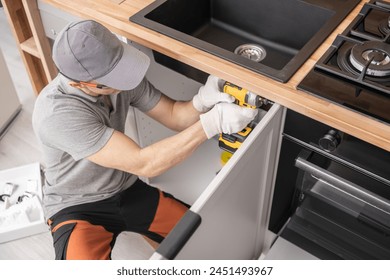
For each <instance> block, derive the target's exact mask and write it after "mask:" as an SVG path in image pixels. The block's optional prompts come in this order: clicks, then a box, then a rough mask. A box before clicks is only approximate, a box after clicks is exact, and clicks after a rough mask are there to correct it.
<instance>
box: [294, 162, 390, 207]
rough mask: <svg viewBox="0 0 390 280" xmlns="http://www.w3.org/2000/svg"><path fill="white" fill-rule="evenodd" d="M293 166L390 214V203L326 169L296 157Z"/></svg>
mask: <svg viewBox="0 0 390 280" xmlns="http://www.w3.org/2000/svg"><path fill="white" fill-rule="evenodd" d="M295 166H296V167H298V168H299V169H301V170H303V171H306V172H309V173H310V174H312V175H313V176H315V177H316V178H318V179H321V180H323V181H325V182H327V183H329V185H330V186H331V187H333V188H336V189H338V190H340V191H342V192H344V193H347V194H349V195H351V196H353V197H355V198H357V199H358V200H361V201H363V202H365V203H367V204H369V205H371V206H372V207H374V208H377V209H378V210H381V211H383V212H385V213H387V214H390V201H389V200H387V199H385V198H383V197H380V196H378V195H376V194H374V193H372V192H370V191H368V190H365V189H363V188H362V187H360V186H358V185H356V184H355V183H352V182H350V181H348V180H345V179H344V178H342V177H340V176H337V175H335V174H333V173H331V172H329V171H328V170H326V169H323V168H321V167H319V166H317V165H315V164H313V163H311V162H309V161H308V160H306V159H305V158H303V157H301V156H298V157H297V158H296V160H295Z"/></svg>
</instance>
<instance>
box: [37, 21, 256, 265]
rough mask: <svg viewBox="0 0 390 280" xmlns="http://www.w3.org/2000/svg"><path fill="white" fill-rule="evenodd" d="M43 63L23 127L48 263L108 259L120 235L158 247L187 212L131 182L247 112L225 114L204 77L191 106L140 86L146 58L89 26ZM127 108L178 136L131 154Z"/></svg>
mask: <svg viewBox="0 0 390 280" xmlns="http://www.w3.org/2000/svg"><path fill="white" fill-rule="evenodd" d="M53 59H54V62H55V64H56V66H57V67H58V69H59V72H60V74H59V75H58V76H57V77H56V78H55V79H54V80H53V81H52V82H51V83H50V84H49V85H48V86H47V87H45V88H44V89H43V90H42V92H41V93H40V95H39V96H38V98H37V100H36V104H35V108H34V114H33V127H34V131H35V133H36V135H37V137H38V139H39V140H40V142H41V144H42V148H43V153H44V161H45V186H44V199H43V203H44V209H45V215H46V218H47V219H48V223H49V225H50V226H51V230H52V235H53V242H54V248H55V254H56V259H110V257H111V249H112V247H113V246H114V243H115V239H116V237H117V236H118V234H119V233H121V232H122V231H133V232H137V233H140V234H142V235H144V236H146V237H148V238H150V239H152V240H154V241H155V242H161V241H162V240H163V239H164V237H165V236H166V235H167V234H168V233H169V231H170V230H171V229H172V228H173V227H174V226H175V224H176V223H177V222H178V220H179V219H180V218H181V217H182V215H183V214H184V213H185V211H186V210H187V209H188V205H185V204H184V203H182V202H180V201H178V200H176V199H175V198H174V197H173V196H172V195H170V194H167V193H164V192H161V191H160V190H158V189H156V188H154V187H151V186H148V185H147V184H145V183H144V182H142V181H141V180H139V179H138V177H137V176H145V177H153V176H157V175H159V174H161V173H163V172H165V171H166V170H168V169H169V168H171V167H173V166H174V165H176V164H178V163H179V162H181V161H182V160H184V159H185V158H187V157H188V156H190V155H191V153H192V152H193V151H194V150H195V149H196V148H197V147H198V146H199V145H200V144H202V143H203V142H204V141H206V140H207V139H208V138H211V137H213V136H214V135H216V134H218V133H221V132H225V133H234V132H238V131H240V130H241V129H243V128H244V127H245V126H246V124H248V123H249V122H250V121H251V120H252V119H253V118H254V117H255V115H256V111H255V110H252V109H246V108H241V107H239V106H237V105H235V104H232V103H231V102H232V99H231V97H230V96H228V95H227V94H225V93H222V92H220V91H219V88H218V79H217V78H216V77H213V76H210V77H209V79H208V81H207V83H206V84H205V86H203V87H201V88H200V90H199V92H198V94H197V95H195V96H194V98H193V100H192V101H188V102H181V101H174V100H172V99H170V98H169V97H167V96H166V95H164V94H162V93H161V92H160V91H159V90H157V89H156V88H155V87H154V86H153V85H152V84H150V83H149V82H148V81H147V80H146V78H145V73H146V71H147V69H148V67H149V58H148V57H147V56H146V55H145V54H143V53H141V52H139V51H138V50H136V49H135V48H133V47H131V46H129V45H126V44H124V43H122V42H120V41H119V40H118V39H117V38H116V36H115V35H113V34H112V33H111V32H110V31H109V30H108V29H106V28H105V27H103V26H102V25H101V24H99V23H97V22H95V21H90V20H87V21H80V22H74V23H71V24H69V25H68V26H67V27H66V28H65V29H64V30H62V31H61V32H60V33H59V34H58V36H57V38H56V41H55V42H54V46H53ZM129 106H133V107H136V108H138V109H139V110H141V111H143V112H145V113H146V114H147V115H148V116H150V117H152V118H154V119H155V120H157V121H159V122H160V123H162V124H163V125H165V126H167V127H169V128H171V129H173V130H176V131H180V132H179V133H178V134H176V135H174V136H172V137H169V138H166V139H163V140H161V141H159V142H157V143H155V144H153V145H150V146H148V147H145V148H140V147H139V146H138V145H137V144H136V142H134V141H133V140H132V139H130V138H129V137H127V136H126V135H125V134H124V133H123V132H124V126H125V121H126V116H127V112H128V109H129ZM183 187H185V186H183Z"/></svg>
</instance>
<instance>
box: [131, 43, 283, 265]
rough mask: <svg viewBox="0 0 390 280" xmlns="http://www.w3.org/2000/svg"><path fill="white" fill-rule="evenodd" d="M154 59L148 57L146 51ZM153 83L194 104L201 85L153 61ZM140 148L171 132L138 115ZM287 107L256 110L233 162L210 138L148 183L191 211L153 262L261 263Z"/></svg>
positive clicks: (274, 105) (233, 157) (159, 250)
mask: <svg viewBox="0 0 390 280" xmlns="http://www.w3.org/2000/svg"><path fill="white" fill-rule="evenodd" d="M142 50H143V51H144V52H146V53H149V54H150V55H151V58H152V61H153V55H152V53H151V51H149V52H148V50H144V49H142ZM147 77H148V79H149V80H150V81H151V82H152V83H153V84H154V85H155V86H156V87H157V88H159V89H160V90H162V91H163V92H164V93H167V94H168V95H170V97H172V98H175V99H181V100H190V99H191V98H192V97H193V95H194V94H196V93H197V91H198V89H199V87H200V86H201V84H199V83H197V82H195V81H193V80H191V79H189V78H187V77H185V76H182V75H181V74H178V73H176V72H174V71H172V70H170V69H168V68H165V67H164V66H162V65H159V64H156V63H153V62H152V65H151V68H150V70H149V71H148V74H147ZM135 111H136V112H135V119H136V123H137V128H138V136H139V142H140V143H139V144H140V145H141V146H146V145H150V144H151V143H153V142H156V141H158V140H160V139H162V138H165V137H167V136H169V135H171V134H173V132H171V131H169V130H166V129H164V128H163V127H162V126H161V125H159V124H157V123H156V122H154V121H153V120H151V119H150V118H148V117H147V116H145V115H144V114H143V113H141V112H139V111H137V110H135ZM282 116H283V108H282V107H281V106H280V105H278V104H273V105H272V107H271V108H270V109H269V110H268V111H265V110H261V109H260V110H259V118H258V120H257V122H258V123H257V125H256V127H255V128H254V130H253V132H252V133H251V134H250V135H249V136H248V138H247V139H246V141H244V143H243V144H242V146H241V147H240V148H239V149H238V150H237V151H236V152H235V153H234V154H233V156H232V157H231V158H230V159H229V161H228V162H227V163H226V164H225V165H222V164H221V162H220V156H221V153H222V150H221V149H220V148H219V146H218V140H217V139H215V138H212V139H210V140H208V141H206V142H205V143H204V144H203V145H201V147H199V149H197V150H196V151H195V152H194V154H193V155H191V157H190V158H188V159H186V160H185V161H184V162H182V163H181V164H179V165H178V166H176V167H174V168H172V169H171V170H169V171H168V172H166V173H164V174H163V175H161V176H158V177H155V178H151V179H146V180H147V181H148V182H149V183H150V184H151V185H153V186H157V187H159V188H160V189H162V190H163V191H166V192H169V193H171V194H172V195H174V196H175V197H176V198H178V199H180V200H182V201H184V202H186V203H188V204H190V205H192V206H191V208H190V210H189V211H188V212H187V214H186V215H185V216H184V217H183V219H182V220H181V221H180V222H179V223H178V224H177V225H176V227H175V228H174V229H173V230H172V231H171V233H170V234H169V235H168V236H167V237H166V239H165V240H164V241H163V242H162V243H161V244H160V246H159V247H158V248H157V250H156V252H155V253H154V254H153V256H152V259H257V258H258V257H259V256H260V254H261V251H262V249H263V243H264V236H265V232H266V229H267V225H266V220H267V216H268V212H267V209H268V208H269V205H268V203H269V201H270V197H271V193H270V190H271V186H272V182H273V176H274V166H275V161H276V155H277V150H278V146H279V135H280V127H281V122H282Z"/></svg>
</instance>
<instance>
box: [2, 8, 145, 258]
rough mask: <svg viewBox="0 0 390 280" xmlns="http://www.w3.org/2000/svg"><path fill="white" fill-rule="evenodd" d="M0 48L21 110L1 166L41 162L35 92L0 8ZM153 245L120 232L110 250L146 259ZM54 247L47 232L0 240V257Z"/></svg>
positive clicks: (46, 253) (48, 252) (49, 251)
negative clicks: (33, 123)
mask: <svg viewBox="0 0 390 280" xmlns="http://www.w3.org/2000/svg"><path fill="white" fill-rule="evenodd" d="M0 34H1V39H0V48H1V50H2V52H3V55H4V57H5V60H6V62H7V66H8V70H9V72H10V74H11V77H12V79H13V82H14V85H15V88H16V91H17V94H18V97H19V99H20V102H21V103H22V106H23V108H22V111H21V113H20V114H19V116H18V117H17V118H16V119H15V121H14V122H13V124H12V125H11V127H10V129H9V130H8V131H7V133H6V134H5V135H4V137H3V138H2V139H1V140H0V170H3V169H7V168H12V167H15V166H20V165H24V164H29V163H32V162H42V154H41V151H40V149H39V145H38V142H37V139H36V138H35V135H34V133H33V130H32V126H31V115H32V111H33V107H34V101H35V96H34V93H33V90H32V87H31V84H30V81H29V79H28V75H27V73H26V70H25V68H24V65H23V63H22V61H21V58H20V55H19V51H18V48H17V45H16V43H15V40H14V37H13V36H12V33H11V30H10V28H9V25H8V22H7V19H6V16H5V13H4V9H3V8H0ZM152 253H153V250H152V248H151V247H150V246H149V245H148V244H147V243H146V241H145V240H144V239H143V238H142V237H140V236H139V235H137V234H133V233H128V232H126V233H123V234H121V235H120V236H119V238H118V240H117V243H116V246H115V247H114V251H113V259H147V258H149V257H150V256H151V254H152ZM53 258H54V250H53V247H52V238H51V235H50V233H49V232H47V233H43V234H38V235H34V236H31V237H27V238H23V239H19V240H16V241H11V242H7V243H3V244H0V259H3V260H4V259H8V260H17V259H23V260H27V259H43V260H48V259H53Z"/></svg>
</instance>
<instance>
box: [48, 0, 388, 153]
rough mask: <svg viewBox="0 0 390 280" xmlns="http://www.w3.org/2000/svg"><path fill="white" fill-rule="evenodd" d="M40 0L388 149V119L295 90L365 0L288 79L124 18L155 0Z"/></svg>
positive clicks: (362, 2)
mask: <svg viewBox="0 0 390 280" xmlns="http://www.w3.org/2000/svg"><path fill="white" fill-rule="evenodd" d="M43 2H45V3H48V4H50V5H53V6H54V7H57V8H58V9H61V10H63V11H66V12H69V13H71V14H74V15H77V16H79V17H81V18H88V19H94V20H96V21H99V22H100V23H102V24H103V25H105V26H106V27H108V28H109V29H110V30H111V31H113V32H115V33H117V34H119V35H122V36H125V37H126V38H128V39H130V40H132V41H134V42H137V43H139V44H141V45H144V46H146V47H148V48H150V49H154V50H157V51H158V52H161V53H163V54H165V55H168V56H170V57H173V58H175V59H177V60H179V61H182V62H184V63H186V64H189V65H191V66H193V67H196V68H198V69H200V70H202V71H204V72H207V73H209V74H213V75H216V76H218V77H220V78H222V79H224V80H227V81H230V82H232V83H235V84H237V85H240V86H242V87H245V88H247V89H248V90H250V91H253V92H256V93H258V94H259V95H261V96H263V97H265V98H268V99H270V100H272V101H275V102H277V103H279V104H281V105H283V106H285V107H287V108H290V109H292V110H294V111H297V112H299V113H301V114H304V115H306V116H309V117H311V118H313V119H316V120H319V121H321V122H323V123H326V124H327V125H330V126H332V127H334V128H337V129H340V130H342V131H344V132H346V133H348V134H351V135H354V136H355V137H358V138H360V139H363V140H365V141H367V142H369V143H372V144H374V145H376V146H378V147H381V148H383V149H385V150H387V151H390V125H388V124H385V123H382V122H379V121H376V120H373V119H371V118H368V117H365V116H362V115H361V114H358V113H355V112H352V111H350V110H348V109H346V108H343V107H341V106H339V105H336V104H333V103H330V102H328V101H325V100H323V99H320V98H317V97H315V96H312V95H310V94H307V93H304V92H302V91H298V90H296V86H297V85H298V84H299V82H300V81H301V80H302V79H303V78H304V77H305V76H306V74H307V73H308V72H309V70H310V69H311V68H312V67H313V66H314V64H315V62H316V61H317V60H318V59H319V58H320V57H321V56H322V54H323V53H324V52H325V51H326V50H327V49H328V48H329V46H330V45H331V43H332V42H333V40H334V39H335V38H336V36H337V34H339V33H341V32H342V31H343V30H344V29H345V28H346V27H347V26H348V24H349V23H350V22H351V21H352V20H353V18H354V17H355V16H356V15H357V13H358V12H359V11H360V9H361V8H362V6H363V4H364V3H365V2H367V0H364V1H361V3H360V4H359V5H358V6H357V7H356V8H355V9H354V10H353V11H352V12H351V13H350V14H349V16H348V17H347V18H346V19H345V20H344V21H343V22H342V23H341V24H340V25H339V26H338V28H336V30H335V31H334V32H333V33H332V34H331V35H330V36H329V37H328V39H327V40H326V41H325V42H324V43H323V44H322V45H321V46H320V47H319V48H318V49H317V50H316V52H315V53H314V54H313V55H312V56H311V57H310V58H309V59H308V60H307V61H306V63H305V64H304V65H303V66H302V67H301V68H300V69H299V70H298V71H297V73H296V74H295V75H294V76H293V77H292V78H291V79H290V81H289V82H288V83H285V84H283V83H279V82H276V81H274V80H272V79H270V78H267V77H265V76H262V75H260V74H257V73H254V72H252V71H250V70H248V69H245V68H243V67H240V66H238V65H236V64H234V63H231V62H228V61H226V60H223V59H221V58H219V57H216V56H214V55H211V54H209V53H206V52H204V51H201V50H199V49H196V48H194V47H191V46H189V45H186V44H184V43H181V42H179V41H176V40H175V39H172V38H170V37H167V36H164V35H162V34H159V33H157V32H154V31H152V30H150V29H147V28H144V27H142V26H139V25H137V24H135V23H132V22H130V21H129V20H128V19H129V17H130V16H132V15H133V14H135V13H136V12H138V11H139V10H141V9H142V8H144V7H146V6H147V5H149V4H150V3H152V2H154V1H153V0H83V1H76V0H68V1H61V0H43ZM389 110H390V108H389Z"/></svg>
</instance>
